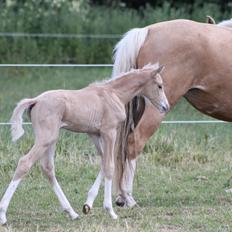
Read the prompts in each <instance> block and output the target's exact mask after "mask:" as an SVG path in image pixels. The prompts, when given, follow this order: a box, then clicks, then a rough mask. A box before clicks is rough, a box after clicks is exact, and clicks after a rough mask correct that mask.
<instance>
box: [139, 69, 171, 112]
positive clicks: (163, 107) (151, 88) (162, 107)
mask: <svg viewBox="0 0 232 232" xmlns="http://www.w3.org/2000/svg"><path fill="white" fill-rule="evenodd" d="M163 69H164V66H158V67H156V66H151V67H149V66H148V67H147V68H146V66H145V70H144V71H146V70H147V71H146V75H149V76H150V80H149V81H147V82H146V84H145V86H144V88H143V91H142V94H143V95H144V96H145V97H147V98H148V99H149V100H150V101H151V103H152V104H153V105H154V106H155V107H156V108H157V109H158V110H159V111H160V112H161V113H166V112H167V111H168V110H169V103H168V99H167V97H166V95H165V92H164V86H163V80H162V77H161V72H162V71H163Z"/></svg>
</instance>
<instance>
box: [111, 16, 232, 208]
mask: <svg viewBox="0 0 232 232" xmlns="http://www.w3.org/2000/svg"><path fill="white" fill-rule="evenodd" d="M229 25H232V23H231V21H230V22H229V21H225V22H223V23H221V24H218V25H212V24H204V23H197V22H193V21H189V20H173V21H167V22H161V23H157V24H153V25H150V26H147V27H144V28H136V29H132V30H130V31H129V32H128V33H127V34H126V35H125V36H124V38H123V39H122V40H121V41H119V43H118V44H117V45H116V47H115V56H114V57H115V63H114V68H113V74H112V77H113V78H114V76H115V75H118V74H119V73H121V72H126V71H128V70H130V69H131V68H140V67H143V66H144V64H146V63H149V62H151V63H152V62H154V61H156V60H158V59H159V61H160V62H161V63H162V64H164V65H165V67H166V69H165V71H164V72H163V75H162V77H163V81H164V86H165V91H166V94H167V98H168V100H169V102H170V106H171V108H172V107H173V106H174V105H175V104H176V103H177V101H178V100H179V99H180V98H181V97H182V96H184V97H185V98H186V99H187V101H189V103H190V104H191V105H193V106H194V107H195V108H196V109H198V110H199V111H200V112H202V113H204V114H207V115H210V116H212V117H214V118H217V119H222V120H225V121H232V58H231V54H232V45H231V44H232V30H231V29H230V28H228V26H229ZM138 106H139V107H138ZM130 108H131V109H130V110H129V112H131V114H129V119H127V122H129V123H128V124H127V125H126V129H125V128H122V129H123V131H125V133H126V134H125V135H128V136H122V139H121V141H122V143H124V146H122V147H123V148H124V149H123V150H121V151H120V152H119V154H118V156H119V158H120V157H121V156H123V157H126V160H124V159H122V160H121V162H118V165H117V170H118V186H117V187H118V198H117V200H116V203H117V204H118V205H126V206H129V207H132V206H134V205H135V204H136V202H135V200H134V198H133V196H132V187H133V178H134V172H135V168H136V157H137V156H138V154H139V153H140V152H141V151H142V150H143V148H144V145H145V143H146V142H147V141H148V139H149V138H150V137H151V135H152V134H153V133H154V132H155V131H156V129H157V128H158V127H159V125H160V123H161V121H162V119H163V117H164V114H160V113H159V112H158V111H157V110H156V109H155V108H154V107H153V106H152V105H151V104H150V102H149V101H148V100H147V99H144V98H141V97H140V98H137V99H136V100H134V101H133V103H131V104H130ZM119 160H120V159H119ZM131 167H132V168H131Z"/></svg>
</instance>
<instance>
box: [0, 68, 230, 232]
mask: <svg viewBox="0 0 232 232" xmlns="http://www.w3.org/2000/svg"><path fill="white" fill-rule="evenodd" d="M110 71H111V70H110V69H88V70H87V69H64V68H62V69H1V77H0V121H1V122H2V121H8V120H9V118H10V116H11V113H12V110H13V109H14V107H15V105H16V103H17V102H18V101H19V100H20V99H21V98H23V97H32V96H36V95H37V94H39V93H41V92H43V91H45V90H48V89H62V88H65V89H76V88H81V87H83V86H85V85H87V84H88V83H90V82H92V81H94V80H96V79H98V80H99V79H104V78H106V77H107V76H109V75H110ZM25 119H26V120H28V119H27V117H25ZM172 119H175V120H183V119H188V120H190V119H208V117H207V116H203V115H202V114H200V113H198V112H197V111H196V110H194V109H193V108H192V107H191V106H190V105H189V104H187V103H186V101H185V100H181V101H180V103H179V104H178V105H177V106H176V107H175V109H174V110H173V111H172V112H171V113H170V114H169V115H168V117H167V118H166V120H172ZM9 129H10V128H9V127H8V126H1V127H0V195H1V196H2V194H3V193H4V191H5V189H6V187H7V185H8V183H9V181H10V179H11V177H12V175H13V173H14V170H15V167H16V165H17V162H18V159H19V157H21V156H22V155H23V154H24V153H25V152H26V151H28V149H29V148H30V147H31V145H32V144H33V136H32V132H31V128H30V126H25V129H26V133H25V135H24V137H23V138H22V139H20V140H19V141H18V142H17V143H16V144H13V143H12V142H11V139H10V130H9ZM231 151H232V143H231V125H230V124H210V125H208V124H205V125H166V124H163V125H161V127H160V129H159V130H158V131H157V133H156V134H155V135H154V136H153V137H152V139H151V140H150V141H149V143H148V144H147V145H146V147H145V149H144V152H143V153H144V154H143V155H141V156H140V157H139V161H138V169H137V173H136V177H135V182H134V196H135V199H136V200H137V202H138V204H139V207H137V208H134V209H124V208H123V209H120V208H117V207H116V206H115V211H116V212H117V213H118V215H119V219H118V220H117V221H112V220H111V219H110V218H109V216H108V215H107V213H106V212H105V211H104V210H103V208H102V201H103V190H102V189H101V191H100V193H99V196H98V198H97V199H96V202H95V204H94V209H93V210H92V213H91V214H90V215H88V216H85V215H83V214H82V212H81V209H82V205H83V203H84V202H85V200H86V196H87V192H88V189H89V187H90V186H91V185H92V183H93V181H94V179H95V177H96V175H97V173H98V170H99V165H98V162H99V157H97V156H96V153H95V149H94V147H93V145H92V144H91V142H90V141H89V140H88V139H87V136H85V135H79V134H74V133H70V132H67V131H62V132H61V136H60V139H59V143H58V145H57V153H56V174H57V179H58V181H59V183H60V184H61V186H62V187H63V190H64V192H65V193H66V195H67V197H68V198H69V199H70V202H71V203H72V205H73V207H74V208H75V209H76V210H77V212H78V213H79V214H80V216H81V218H80V220H77V221H71V220H70V219H69V218H68V217H67V216H66V215H65V214H64V213H62V212H61V210H60V206H59V203H58V200H57V199H56V197H55V194H54V193H53V192H52V190H51V188H49V185H48V183H47V181H46V180H45V178H44V177H43V176H42V174H41V172H40V170H39V167H38V166H37V165H36V166H35V167H34V168H33V169H32V171H31V172H30V174H29V175H28V176H27V177H26V178H25V180H24V181H23V182H22V184H21V185H20V187H19V188H18V190H17V192H16V194H15V195H14V197H13V200H12V202H11V204H10V207H9V211H8V223H9V224H8V226H7V227H1V226H0V231H56V232H57V231H161V232H164V231H171V232H176V231H204V232H205V231H232V220H231V218H232V206H231V204H232V195H231V194H228V193H225V191H224V189H226V188H232V159H231Z"/></svg>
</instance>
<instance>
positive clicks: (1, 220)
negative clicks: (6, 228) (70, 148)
mask: <svg viewBox="0 0 232 232" xmlns="http://www.w3.org/2000/svg"><path fill="white" fill-rule="evenodd" d="M46 150H47V147H46V146H43V145H41V144H35V145H34V146H33V147H32V148H31V150H30V151H29V152H28V153H27V154H26V155H25V156H23V157H22V158H21V159H20V160H19V162H18V166H17V168H16V171H15V174H14V177H13V179H12V180H11V182H10V184H9V186H8V188H7V190H6V192H5V194H4V195H3V197H2V200H1V202H0V224H5V223H6V221H7V219H6V212H7V209H8V206H9V204H10V201H11V199H12V197H13V194H14V192H15V191H16V189H17V187H18V185H19V183H20V182H21V180H22V178H23V176H24V175H25V174H26V173H27V172H28V171H29V170H30V169H31V167H32V166H33V164H34V163H35V162H36V161H37V160H38V159H39V158H40V157H41V156H42V155H43V154H44V153H45V151H46Z"/></svg>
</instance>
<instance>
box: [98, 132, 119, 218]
mask: <svg viewBox="0 0 232 232" xmlns="http://www.w3.org/2000/svg"><path fill="white" fill-rule="evenodd" d="M116 136H117V130H116V129H111V130H109V131H106V132H104V133H103V134H102V145H103V156H102V165H103V172H104V176H105V189H104V202H103V207H104V208H105V209H106V210H107V212H108V213H109V214H110V216H111V217H112V218H113V219H117V218H118V215H117V214H116V213H115V212H114V209H113V205H112V179H113V175H114V153H115V142H116Z"/></svg>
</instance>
